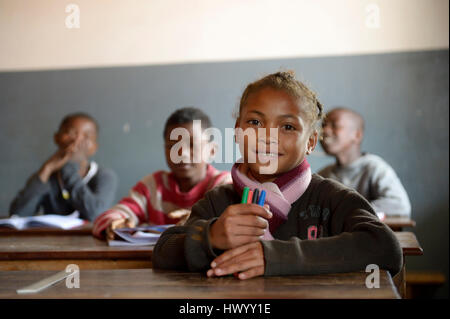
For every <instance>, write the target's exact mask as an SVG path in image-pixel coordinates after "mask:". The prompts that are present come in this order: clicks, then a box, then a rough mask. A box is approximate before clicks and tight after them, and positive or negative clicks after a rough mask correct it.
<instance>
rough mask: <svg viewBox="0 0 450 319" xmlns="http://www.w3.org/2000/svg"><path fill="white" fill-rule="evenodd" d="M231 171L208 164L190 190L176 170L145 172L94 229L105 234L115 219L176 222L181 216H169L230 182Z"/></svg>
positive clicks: (98, 233)
mask: <svg viewBox="0 0 450 319" xmlns="http://www.w3.org/2000/svg"><path fill="white" fill-rule="evenodd" d="M231 183H232V179H231V175H230V173H229V172H226V171H224V172H221V171H219V170H217V169H215V168H214V167H213V166H211V165H208V167H207V172H206V177H205V178H204V179H203V180H202V181H201V182H200V183H198V184H197V185H195V187H194V188H192V189H191V190H190V191H189V192H186V193H183V192H181V191H180V189H179V186H178V184H177V182H176V181H175V179H174V177H173V174H172V173H169V172H165V171H157V172H155V173H153V174H150V175H147V176H145V177H144V178H143V179H142V180H140V181H139V182H138V183H137V184H136V185H135V186H134V187H133V188H132V189H131V190H130V193H129V195H128V197H125V198H123V199H122V200H121V201H120V202H119V203H118V204H117V205H115V206H113V207H112V208H110V209H109V210H107V211H106V212H104V213H103V214H101V215H100V216H98V217H97V219H96V220H95V221H94V228H93V230H92V233H93V234H94V236H96V237H104V230H106V228H107V227H108V225H109V224H110V223H111V222H112V221H113V220H116V219H123V218H130V219H131V220H133V221H134V222H135V225H138V224H140V223H150V224H156V225H163V224H176V223H177V222H178V219H172V218H169V217H168V216H167V214H168V213H170V212H172V211H175V210H177V209H191V208H192V206H193V205H194V204H195V203H196V202H197V201H198V200H200V199H201V198H202V197H203V196H204V195H205V193H206V192H207V191H209V190H210V189H212V188H214V187H215V186H218V185H223V184H231Z"/></svg>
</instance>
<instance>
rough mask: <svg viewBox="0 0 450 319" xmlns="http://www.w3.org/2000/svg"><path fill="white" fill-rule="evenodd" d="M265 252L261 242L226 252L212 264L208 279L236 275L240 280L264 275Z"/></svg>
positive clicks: (207, 273)
mask: <svg viewBox="0 0 450 319" xmlns="http://www.w3.org/2000/svg"><path fill="white" fill-rule="evenodd" d="M264 271H265V265H264V250H263V247H262V244H261V242H260V241H258V242H255V243H250V244H246V245H243V246H240V247H236V248H233V249H230V250H228V251H226V252H224V253H223V254H222V255H220V256H219V257H217V258H216V259H214V260H213V261H212V262H211V269H209V270H208V271H207V272H206V275H207V276H208V277H217V276H226V275H230V274H235V276H237V277H238V278H239V279H249V278H253V277H257V276H262V275H264Z"/></svg>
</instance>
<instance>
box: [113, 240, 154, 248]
mask: <svg viewBox="0 0 450 319" xmlns="http://www.w3.org/2000/svg"><path fill="white" fill-rule="evenodd" d="M108 246H110V247H124V246H155V244H154V243H148V242H147V243H145V242H140V243H130V242H128V241H124V240H108Z"/></svg>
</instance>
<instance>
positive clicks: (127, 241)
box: [108, 225, 174, 246]
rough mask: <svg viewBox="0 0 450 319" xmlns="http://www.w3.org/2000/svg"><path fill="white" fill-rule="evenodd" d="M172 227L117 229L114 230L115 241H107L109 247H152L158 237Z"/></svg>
mask: <svg viewBox="0 0 450 319" xmlns="http://www.w3.org/2000/svg"><path fill="white" fill-rule="evenodd" d="M172 226H174V225H156V226H140V227H134V228H119V229H116V230H114V233H115V234H116V239H115V240H109V241H108V245H109V246H153V245H155V244H156V242H157V241H158V239H159V236H160V235H161V234H162V233H163V232H164V231H165V230H166V229H167V228H169V227H172Z"/></svg>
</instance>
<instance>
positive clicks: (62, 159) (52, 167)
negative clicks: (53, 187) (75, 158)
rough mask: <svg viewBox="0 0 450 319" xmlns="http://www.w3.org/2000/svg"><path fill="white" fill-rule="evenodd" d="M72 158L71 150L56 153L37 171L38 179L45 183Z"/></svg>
mask: <svg viewBox="0 0 450 319" xmlns="http://www.w3.org/2000/svg"><path fill="white" fill-rule="evenodd" d="M71 156H72V151H71V149H68V150H66V149H63V150H58V151H56V152H55V153H54V154H53V155H52V156H51V157H50V158H49V159H48V160H47V161H46V162H45V163H44V165H42V168H41V169H40V170H39V178H40V179H41V181H42V182H44V183H46V182H47V181H48V179H49V178H50V175H52V174H53V173H54V172H56V171H58V170H59V169H61V168H62V167H63V166H64V165H66V163H67V162H68V161H69V160H70V158H71Z"/></svg>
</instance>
